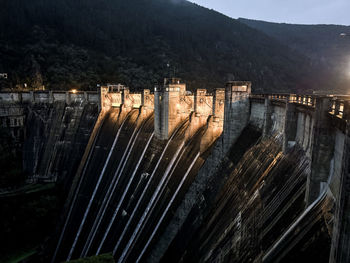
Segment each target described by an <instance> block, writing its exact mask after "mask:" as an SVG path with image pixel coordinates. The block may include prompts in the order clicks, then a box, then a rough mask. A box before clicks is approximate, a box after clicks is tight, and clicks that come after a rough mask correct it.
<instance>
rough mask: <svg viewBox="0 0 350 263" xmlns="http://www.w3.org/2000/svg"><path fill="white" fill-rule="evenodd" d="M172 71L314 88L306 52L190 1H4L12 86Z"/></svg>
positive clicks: (196, 77)
mask: <svg viewBox="0 0 350 263" xmlns="http://www.w3.org/2000/svg"><path fill="white" fill-rule="evenodd" d="M174 71H175V74H176V75H177V76H180V77H182V78H183V79H185V80H186V82H188V83H189V84H190V85H189V86H190V88H198V87H203V88H209V89H212V88H215V87H222V86H223V83H224V82H225V81H226V80H233V79H236V80H251V81H253V83H254V87H253V89H254V90H255V91H257V92H267V91H271V90H276V91H288V90H296V89H298V90H302V91H305V90H307V89H311V88H314V83H313V81H314V79H313V78H314V75H313V74H312V69H311V68H310V61H309V59H308V58H306V57H304V56H303V55H301V54H299V53H297V52H294V51H292V50H291V49H290V48H288V47H286V46H285V45H283V44H280V43H279V42H278V41H276V40H274V39H272V38H270V37H268V36H267V35H265V34H263V33H260V32H258V31H257V30H255V29H251V28H250V27H248V26H246V25H244V24H242V23H240V22H238V21H237V20H234V19H231V18H229V17H226V16H224V15H222V14H220V13H217V12H215V11H212V10H209V9H206V8H202V7H200V6H198V5H195V4H192V3H190V2H187V1H183V0H128V1H124V0H75V1H71V0H60V1H56V0H31V1H26V0H11V1H3V2H2V7H1V9H0V72H8V73H9V77H10V81H9V84H10V86H14V85H15V84H18V83H27V84H28V85H29V86H30V87H40V86H41V85H45V86H46V88H50V89H69V88H73V87H74V88H84V89H95V87H96V84H97V83H105V82H121V83H125V84H127V85H129V86H130V87H131V88H134V89H137V88H152V87H153V85H154V84H156V83H157V82H159V81H161V79H162V78H163V77H164V76H166V75H170V74H174ZM315 79H317V78H315Z"/></svg>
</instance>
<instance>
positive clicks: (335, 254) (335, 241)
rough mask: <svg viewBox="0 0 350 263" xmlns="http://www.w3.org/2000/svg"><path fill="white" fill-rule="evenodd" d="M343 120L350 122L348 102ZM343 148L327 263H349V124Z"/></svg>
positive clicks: (349, 104)
mask: <svg viewBox="0 0 350 263" xmlns="http://www.w3.org/2000/svg"><path fill="white" fill-rule="evenodd" d="M343 118H344V119H346V120H347V121H349V120H350V101H345V102H344V111H343ZM346 126H347V127H346V131H345V132H346V134H345V141H344V147H343V158H342V160H341V161H342V164H343V165H342V172H341V180H340V189H339V198H338V199H339V200H337V209H336V215H335V218H334V225H333V228H334V229H333V238H332V246H331V253H330V258H329V262H330V263H333V262H334V263H335V262H350V250H349V248H350V137H349V131H350V123H347V125H346Z"/></svg>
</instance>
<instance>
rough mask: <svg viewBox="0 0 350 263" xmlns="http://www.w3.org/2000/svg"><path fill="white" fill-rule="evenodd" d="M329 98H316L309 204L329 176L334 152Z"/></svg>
mask: <svg viewBox="0 0 350 263" xmlns="http://www.w3.org/2000/svg"><path fill="white" fill-rule="evenodd" d="M330 103H331V101H330V99H329V98H317V99H316V109H315V116H314V118H315V124H314V132H313V134H314V136H313V137H314V138H313V145H312V159H311V174H310V176H309V177H308V179H307V186H306V204H307V205H309V204H311V203H312V202H313V201H314V200H315V199H316V198H317V197H318V195H319V194H320V192H321V190H322V189H321V183H325V182H327V180H328V177H329V169H330V162H331V159H332V157H333V153H334V142H335V138H334V134H333V126H332V123H331V118H329V117H328V116H327V114H328V110H329V106H330Z"/></svg>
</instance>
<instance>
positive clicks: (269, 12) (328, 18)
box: [190, 0, 350, 25]
mask: <svg viewBox="0 0 350 263" xmlns="http://www.w3.org/2000/svg"><path fill="white" fill-rule="evenodd" d="M190 1H191V2H194V3H197V4H199V5H201V6H205V7H207V8H212V9H215V10H217V11H219V12H220V13H223V14H225V15H227V16H230V17H233V18H238V17H244V18H251V19H257V20H265V21H271V22H286V23H294V24H342V25H350V0H190Z"/></svg>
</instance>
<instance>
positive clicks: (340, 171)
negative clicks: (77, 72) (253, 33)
mask: <svg viewBox="0 0 350 263" xmlns="http://www.w3.org/2000/svg"><path fill="white" fill-rule="evenodd" d="M95 95H96V96H97V94H95ZM95 95H94V94H90V95H89V94H83V93H80V94H75V95H73V94H68V95H67V94H66V95H65V100H66V99H67V98H68V97H69V98H68V99H69V100H68V101H63V102H62V103H63V104H64V105H65V106H64V107H65V109H66V110H65V111H67V112H85V114H80V115H75V116H77V117H76V119H77V120H80V119H79V116H85V117H82V118H83V119H82V120H80V121H75V122H74V121H72V120H73V119H75V118H73V117H67V118H66V119H65V120H66V122H63V123H65V125H63V126H64V127H66V128H65V129H62V128H59V127H61V124H60V122H53V123H57V127H56V128H48V129H49V130H51V131H52V133H51V134H56V135H57V136H56V135H55V136H48V139H47V142H49V143H42V145H43V146H42V147H43V149H45V147H49V145H51V146H50V147H52V149H60V150H61V151H60V153H59V152H58V151H57V150H56V152H57V153H58V154H55V155H54V156H65V152H67V150H65V149H70V150H68V152H69V153H70V154H71V155H70V156H75V157H74V158H79V160H80V164H79V165H78V164H76V165H75V166H72V165H70V164H69V163H68V162H67V161H66V162H65V164H66V166H67V167H70V168H69V171H70V172H69V175H68V172H62V171H63V169H62V168H56V169H53V167H60V166H58V165H56V166H55V165H53V164H54V163H57V162H54V161H52V160H62V161H63V160H66V159H60V158H58V157H55V158H56V159H55V158H53V157H54V156H53V157H50V158H48V160H47V159H45V158H47V157H45V156H46V155H45V154H43V157H41V158H42V159H40V157H38V159H40V160H44V161H40V163H50V164H51V165H50V166H47V165H43V167H51V168H50V169H46V170H45V169H44V170H45V171H46V172H36V174H37V176H36V177H37V178H42V180H43V179H44V178H46V177H47V178H53V179H52V180H60V176H65V177H66V178H70V179H69V180H68V179H67V180H66V181H65V183H66V184H67V185H71V189H70V192H69V195H68V198H67V201H66V205H65V209H64V211H63V212H62V218H61V223H60V225H59V226H58V227H57V231H56V232H55V234H54V235H53V237H52V240H51V241H50V242H49V243H50V244H49V245H48V248H47V249H46V251H44V254H45V255H44V257H45V258H46V261H47V262H62V261H69V260H72V259H76V258H82V257H88V256H92V255H99V254H104V253H112V254H113V256H114V258H115V261H116V262H298V261H299V262H314V261H317V262H349V260H350V249H349V248H350V217H349V211H350V207H349V204H350V202H349V201H350V196H349V191H350V189H349V185H350V178H349V162H348V160H349V155H348V154H349V143H348V142H349V134H348V130H349V129H348V125H349V116H350V103H349V101H350V97H346V96H316V95H312V96H311V95H310V96H307V95H296V94H261V95H259V94H252V93H251V83H250V82H240V81H233V82H228V83H227V84H226V86H225V87H224V88H222V89H217V90H215V91H214V92H213V94H209V93H207V91H206V90H204V89H199V90H197V91H196V92H195V93H194V94H192V93H191V92H188V91H186V85H185V84H184V83H182V82H181V81H180V80H179V79H175V78H173V79H166V80H165V81H164V85H162V86H160V87H156V88H155V90H154V92H150V90H143V91H142V92H141V93H131V92H130V91H129V89H127V88H126V87H124V86H121V85H110V86H105V87H101V91H100V94H99V95H98V96H97V97H98V98H99V99H98V101H97V102H96V98H95V97H93V99H92V96H95ZM3 96H5V95H3ZM40 96H41V97H42V98H43V97H45V96H46V95H45V96H44V95H40ZM71 96H73V97H71ZM74 96H76V97H74ZM89 96H91V98H89ZM34 97H35V95H34ZM50 97H51V98H52V97H53V95H52V94H51V95H50V94H48V95H47V96H46V97H45V99H42V100H45V101H46V102H48V103H49V104H48V105H56V104H59V103H58V102H57V101H55V100H51V101H48V100H49V99H50ZM72 98H73V99H72ZM92 100H94V101H95V102H94V101H92ZM78 102H80V103H81V104H79V105H80V106H81V107H82V108H80V110H81V111H78V110H77V111H75V110H74V109H75V107H77V106H76V105H77V103H78ZM23 103H24V102H23V98H22V100H21V101H20V105H22V104H23ZM25 103H27V102H25ZM41 103H43V102H41ZM55 103H56V104H55ZM72 103H73V104H72ZM29 104H30V105H31V106H30V108H34V106H35V105H39V104H38V103H37V102H35V101H33V99H31V102H29ZM45 105H46V104H45ZM70 105H71V106H70ZM74 105H75V106H74ZM35 107H37V106H35ZM47 107H48V108H50V107H53V109H56V108H57V106H47ZM67 107H68V108H67ZM69 107H72V108H69ZM84 109H85V110H84ZM51 111H53V110H51ZM97 111H99V114H98V116H97ZM53 112H56V110H55V111H53ZM93 112H96V113H95V115H94V114H93ZM67 115H68V114H67ZM45 116H46V115H45ZM47 116H55V115H54V114H47ZM62 116H64V114H63V115H62ZM69 116H74V114H69ZM88 116H90V117H88ZM52 118H53V117H52ZM58 119H60V118H57V120H58ZM61 119H64V118H61ZM85 119H89V120H90V121H89V122H86V121H84V120H85ZM33 120H34V121H37V118H35V117H34V115H33ZM46 123H50V122H46ZM73 123H80V125H78V124H75V125H73ZM87 123H89V125H87ZM47 125H48V124H47ZM49 126H50V127H52V125H51V124H50V125H49ZM73 127H75V129H77V130H80V131H81V132H80V137H77V138H76V139H75V140H73V141H71V143H70V144H67V141H69V140H68V139H67V140H65V139H63V138H70V137H69V136H68V135H69V134H70V133H69V132H68V135H66V132H64V131H65V130H67V129H68V128H69V129H71V130H73ZM69 129H68V130H69ZM54 131H56V133H55V132H54ZM60 134H61V136H59V135H60ZM62 134H64V135H62ZM83 134H85V136H82V135H83ZM86 135H89V136H88V137H87V136H86ZM66 136H67V137H66ZM34 137H35V136H34ZM29 138H31V137H29ZM52 138H57V139H56V140H53V139H52ZM27 140H28V142H30V143H31V142H33V141H35V140H32V139H27ZM28 142H25V143H28ZM64 142H65V143H64ZM59 145H66V148H59V147H58V146H59ZM68 145H69V147H68ZM77 145H80V148H79V149H81V148H83V147H84V148H85V151H82V150H79V151H78V152H79V153H80V154H79V155H78V154H73V153H72V151H73V150H74V149H75V148H76V146H77ZM28 148H30V147H29V146H28ZM76 150H78V149H76ZM43 151H44V152H45V150H42V151H41V152H43ZM46 152H47V153H50V150H46ZM49 156H51V155H49ZM57 158H58V159H57ZM61 158H63V157H61ZM45 160H47V161H45ZM29 163H30V162H29ZM32 163H33V162H32ZM33 167H34V166H33ZM60 169H61V170H60ZM65 170H67V168H66V169H65ZM36 171H41V170H40V169H39V170H38V169H37V170H36ZM52 171H56V172H55V173H54V174H53V172H52ZM62 174H64V175H62ZM45 176H46V177H45ZM37 180H38V179H37ZM46 180H48V179H46Z"/></svg>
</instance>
